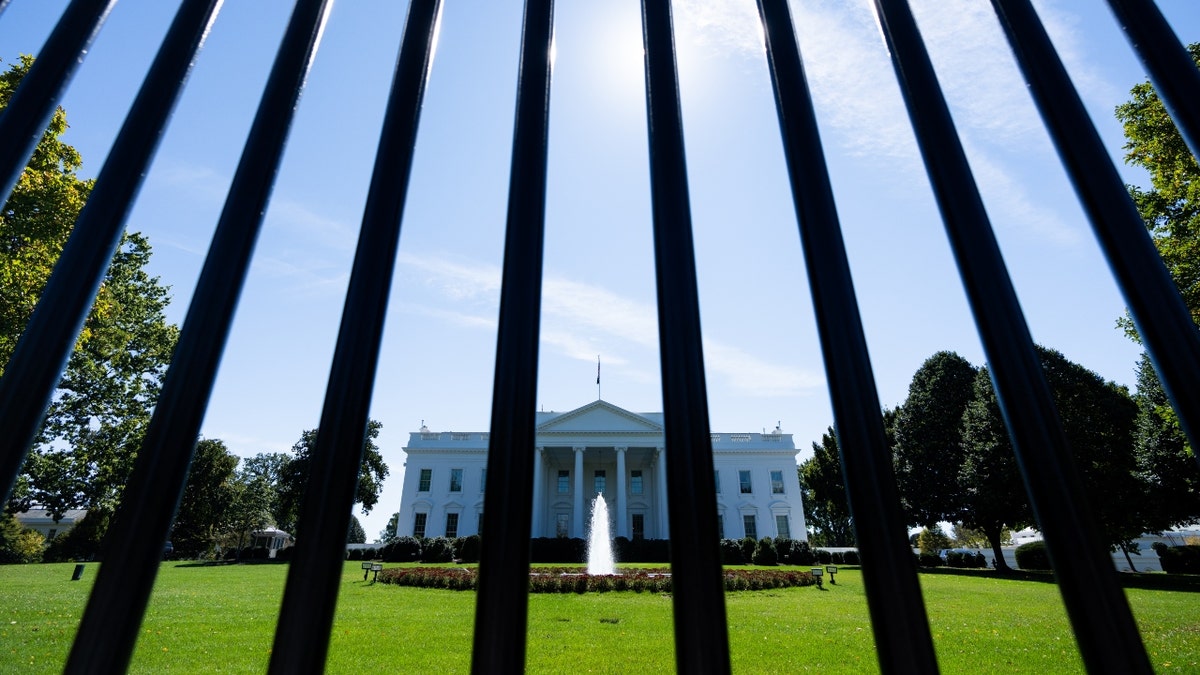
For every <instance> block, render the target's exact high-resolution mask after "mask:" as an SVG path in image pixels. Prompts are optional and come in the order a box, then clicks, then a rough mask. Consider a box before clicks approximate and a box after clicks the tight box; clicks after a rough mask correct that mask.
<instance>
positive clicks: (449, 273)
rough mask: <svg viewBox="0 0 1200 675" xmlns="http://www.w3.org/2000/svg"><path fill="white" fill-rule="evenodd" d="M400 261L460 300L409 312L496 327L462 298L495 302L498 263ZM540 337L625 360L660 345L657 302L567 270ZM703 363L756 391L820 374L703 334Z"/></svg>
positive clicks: (808, 386) (791, 390) (796, 388)
mask: <svg viewBox="0 0 1200 675" xmlns="http://www.w3.org/2000/svg"><path fill="white" fill-rule="evenodd" d="M400 264H401V265H403V266H404V267H405V268H407V272H408V273H413V274H415V275H416V276H419V277H420V278H421V280H422V282H423V283H424V285H425V286H426V287H427V288H430V289H432V290H433V291H434V292H435V293H436V294H438V295H440V296H441V298H442V299H443V300H445V301H446V302H448V303H451V304H452V305H454V306H453V307H451V308H446V307H439V308H432V307H429V306H426V305H414V304H406V305H404V306H403V309H404V310H405V311H410V312H414V313H420V314H423V315H426V316H435V317H440V318H443V319H446V320H448V321H451V322H453V323H456V324H458V325H463V326H468V327H473V328H485V329H490V330H495V321H494V320H484V319H481V318H480V317H479V316H478V315H477V314H472V313H471V312H467V311H463V310H462V309H461V306H460V305H462V304H467V305H470V304H471V303H473V302H477V301H480V300H484V301H486V302H487V303H489V304H488V306H489V307H491V308H495V303H496V302H497V301H498V297H499V283H500V281H499V271H498V270H497V269H495V267H494V266H489V265H474V264H471V263H469V262H465V261H450V260H446V259H444V258H440V257H437V256H428V255H426V256H416V255H411V254H406V255H402V256H401V257H400ZM541 340H542V344H544V345H546V346H547V347H549V348H551V349H553V350H554V351H556V352H557V353H559V354H561V355H563V356H566V357H568V358H573V359H578V360H581V361H591V360H593V359H595V358H596V354H597V353H598V352H600V351H603V352H604V353H605V362H606V364H607V365H610V366H616V367H621V366H624V365H626V364H627V363H628V362H629V360H628V359H627V358H626V357H624V356H622V353H623V352H624V351H626V350H637V349H646V348H651V349H657V347H658V323H657V315H656V311H655V307H654V306H653V305H651V304H649V303H645V302H641V301H639V300H635V299H631V298H627V297H624V296H621V295H618V294H616V293H613V292H612V291H609V290H608V289H605V288H601V287H598V286H593V285H590V284H585V283H582V282H578V281H573V280H570V279H565V278H562V277H554V276H551V277H547V278H546V279H545V281H544V285H543V294H542V333H541ZM705 354H706V357H705V362H706V365H707V367H708V369H709V371H710V372H712V373H714V374H715V375H717V376H719V377H720V378H721V382H722V383H723V385H724V386H728V387H729V388H731V389H733V390H735V391H737V392H738V393H741V394H745V395H752V396H780V395H798V394H804V393H808V392H809V391H811V390H812V389H813V388H814V387H819V386H821V384H822V380H821V378H820V377H819V376H817V375H814V374H812V373H810V372H808V371H805V370H803V369H799V368H795V367H791V366H787V365H780V364H777V363H771V362H770V361H767V360H765V359H762V358H759V357H757V356H755V355H753V354H750V353H748V352H746V351H745V350H743V349H741V348H739V347H736V346H732V345H727V344H723V343H721V342H718V341H714V340H706V341H705Z"/></svg>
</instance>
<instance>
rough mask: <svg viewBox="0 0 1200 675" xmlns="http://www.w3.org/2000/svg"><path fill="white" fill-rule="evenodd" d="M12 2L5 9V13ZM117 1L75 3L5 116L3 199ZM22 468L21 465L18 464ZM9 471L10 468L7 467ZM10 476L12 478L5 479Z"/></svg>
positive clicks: (0, 156) (0, 149) (0, 148)
mask: <svg viewBox="0 0 1200 675" xmlns="http://www.w3.org/2000/svg"><path fill="white" fill-rule="evenodd" d="M7 4H8V0H4V3H3V4H0V12H2V11H4V6H5V5H7ZM115 4H117V0H74V1H73V2H72V3H71V4H70V6H68V7H67V9H66V11H64V12H63V15H62V16H61V17H60V18H59V20H58V24H56V25H55V26H54V31H53V32H51V33H50V37H49V38H47V39H46V44H45V45H43V46H42V50H41V51H40V52H38V58H37V61H36V62H35V63H34V65H33V66H32V67H30V69H29V74H27V75H26V76H25V79H24V80H22V81H21V86H20V88H18V89H17V91H16V92H14V93H13V96H12V99H11V100H9V102H8V108H6V109H5V111H4V114H3V115H0V138H3V139H4V142H3V143H0V199H5V198H7V197H8V193H9V192H11V191H12V189H13V186H14V185H16V184H17V179H18V178H20V176H21V172H22V171H23V170H24V169H25V163H26V162H28V161H29V157H30V155H32V154H33V149H34V147H36V146H37V144H38V141H39V140H41V138H42V134H43V133H44V132H45V131H46V124H47V123H48V122H49V121H50V117H51V115H53V114H54V106H55V104H57V103H58V101H59V99H61V98H62V95H63V92H64V91H66V89H67V85H68V84H70V82H71V76H72V75H74V74H75V69H76V68H77V67H78V66H79V64H80V63H81V62H82V61H83V55H84V54H85V53H87V49H88V46H90V45H91V44H92V40H93V39H94V38H95V37H96V34H97V33H99V32H100V27H101V26H103V25H104V20H105V19H106V18H108V13H109V11H111V10H112V8H113V5H115ZM18 466H19V465H18ZM5 468H7V466H5ZM0 475H7V474H0Z"/></svg>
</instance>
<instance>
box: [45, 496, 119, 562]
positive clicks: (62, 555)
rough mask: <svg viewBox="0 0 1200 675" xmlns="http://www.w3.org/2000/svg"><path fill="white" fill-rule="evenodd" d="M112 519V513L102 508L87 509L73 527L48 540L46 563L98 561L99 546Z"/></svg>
mask: <svg viewBox="0 0 1200 675" xmlns="http://www.w3.org/2000/svg"><path fill="white" fill-rule="evenodd" d="M112 517H113V512H112V511H110V510H109V509H106V508H104V507H103V506H100V507H96V508H92V509H88V512H87V515H85V516H84V517H83V519H82V520H80V521H79V522H78V523H76V524H75V527H72V528H71V529H70V530H67V531H66V532H65V533H63V534H60V535H58V536H57V537H55V538H54V539H51V540H50V545H49V546H48V547H46V553H45V560H46V562H68V561H71V560H97V559H99V558H100V554H101V550H100V545H101V543H103V541H104V533H105V532H107V531H108V525H109V523H110V522H111V521H112Z"/></svg>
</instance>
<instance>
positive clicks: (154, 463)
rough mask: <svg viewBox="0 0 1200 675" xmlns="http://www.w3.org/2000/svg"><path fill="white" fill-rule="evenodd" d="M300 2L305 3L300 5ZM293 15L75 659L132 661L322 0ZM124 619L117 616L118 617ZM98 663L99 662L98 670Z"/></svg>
mask: <svg viewBox="0 0 1200 675" xmlns="http://www.w3.org/2000/svg"><path fill="white" fill-rule="evenodd" d="M298 9H304V8H298ZM307 9H308V10H309V12H308V14H305V13H304V12H303V11H297V12H296V13H295V14H294V15H293V17H292V20H291V22H290V24H289V27H288V29H287V32H286V34H285V37H284V40H283V44H282V45H281V47H280V49H279V52H278V56H277V58H276V62H275V65H274V67H273V69H272V71H271V75H270V76H269V79H268V81H267V85H266V88H265V91H264V94H263V100H262V102H261V103H260V106H259V110H258V113H257V115H256V117H255V120H254V123H253V125H252V126H251V130H250V134H249V139H248V140H247V142H246V147H245V149H244V151H243V153H242V158H241V160H240V162H239V165H238V168H237V171H236V173H235V174H234V179H233V184H232V186H231V188H230V192H229V195H228V196H227V198H226V201H225V205H224V208H223V210H222V213H221V216H220V219H219V221H218V224H217V228H216V233H215V234H214V237H213V243H212V245H211V247H210V249H209V254H208V257H207V259H206V260H205V263H204V268H203V270H202V271H201V274H200V280H199V282H198V283H197V286H196V291H195V293H194V295H193V298H192V302H191V305H190V307H189V308H188V315H187V317H186V319H185V321H184V325H183V330H182V332H181V334H180V338H179V342H178V344H177V346H176V351H175V355H174V358H173V361H172V365H171V367H170V369H169V370H168V372H167V375H166V378H165V380H164V383H163V390H162V394H161V395H160V397H159V401H158V404H157V405H156V407H155V410H154V415H153V417H152V418H151V421H150V425H149V427H148V428H147V431H146V437H145V439H144V440H143V443H142V449H141V452H139V454H138V458H137V462H136V465H135V467H134V472H133V475H132V476H131V480H130V482H129V484H128V486H127V487H126V489H125V493H124V495H123V498H122V502H121V505H120V507H119V510H118V512H117V514H116V518H115V519H114V522H113V525H112V528H111V530H110V532H109V534H108V536H107V541H106V546H107V549H108V551H107V555H106V556H105V560H106V561H107V562H108V563H109V564H106V565H103V566H102V567H101V568H100V572H99V575H98V576H97V579H96V585H95V587H94V588H93V591H92V596H91V599H90V600H89V603H88V608H87V610H86V611H85V613H84V617H83V622H82V623H81V625H80V631H79V634H78V636H77V637H76V641H75V645H74V646H73V648H72V653H71V660H70V661H69V667H72V668H77V669H78V670H83V671H92V669H94V668H96V667H97V666H98V665H99V664H106V667H110V669H111V670H120V669H121V668H122V667H123V665H124V664H126V663H127V662H128V659H129V657H130V654H131V653H132V650H133V647H134V644H135V642H136V638H137V629H138V626H139V625H140V621H141V615H142V613H143V612H144V610H145V606H146V602H147V599H148V597H149V593H150V590H151V588H152V586H153V583H154V577H155V572H156V571H157V569H158V568H157V561H158V559H159V558H161V556H162V546H163V541H164V540H165V539H166V538H167V535H168V532H169V528H170V525H171V521H172V519H173V516H174V514H175V510H176V509H177V507H178V503H179V499H180V495H181V494H182V491H183V486H184V482H185V480H186V478H187V471H188V465H189V463H190V461H191V456H192V451H193V449H194V446H195V443H196V437H197V435H198V434H199V430H200V424H201V421H202V419H203V416H204V410H205V408H206V406H207V403H208V398H209V395H210V394H211V391H212V386H213V381H214V378H215V377H216V369H217V365H218V362H219V360H220V354H221V351H222V350H223V348H224V345H225V339H226V337H227V335H228V332H229V326H230V324H231V323H232V318H233V312H234V309H235V307H236V304H237V298H238V295H239V293H240V292H241V288H242V283H243V281H244V280H245V276H246V271H247V269H248V267H249V264H250V256H251V253H252V251H253V248H254V242H255V240H256V238H257V235H258V232H259V228H260V225H261V223H262V217H263V213H264V211H265V205H266V202H267V198H268V196H269V193H270V188H271V185H272V183H273V180H274V176H275V171H276V167H277V166H278V163H279V159H280V157H281V155H282V152H283V144H284V140H285V139H286V137H287V131H288V129H289V127H290V124H291V119H292V113H293V111H294V109H295V107H296V100H297V97H298V96H299V93H300V87H301V84H302V83H303V80H304V75H305V73H306V72H307V70H308V64H309V63H310V62H311V58H312V53H313V50H314V48H315V44H316V37H317V35H318V33H319V30H320V27H321V25H322V23H323V17H324V13H323V12H324V9H323V8H322V7H321V4H320V3H309V7H308V8H307ZM114 616H117V617H121V619H122V620H121V621H113V617H114ZM93 672H94V671H93Z"/></svg>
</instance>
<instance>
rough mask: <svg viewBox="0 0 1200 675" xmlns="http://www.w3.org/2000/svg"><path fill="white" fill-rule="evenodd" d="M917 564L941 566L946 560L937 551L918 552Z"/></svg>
mask: <svg viewBox="0 0 1200 675" xmlns="http://www.w3.org/2000/svg"><path fill="white" fill-rule="evenodd" d="M917 564H918V565H920V566H921V567H941V566H942V565H945V564H946V561H945V560H942V556H940V555H938V554H936V553H918V554H917Z"/></svg>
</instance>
